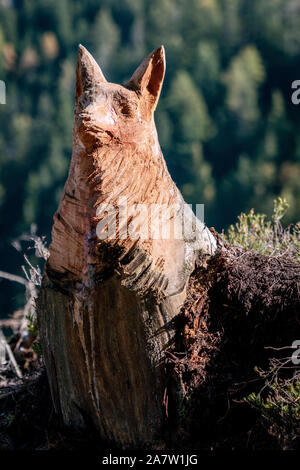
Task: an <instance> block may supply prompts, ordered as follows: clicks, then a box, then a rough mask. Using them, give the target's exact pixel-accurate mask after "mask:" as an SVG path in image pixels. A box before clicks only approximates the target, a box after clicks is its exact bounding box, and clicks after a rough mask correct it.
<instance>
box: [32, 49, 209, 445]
mask: <svg viewBox="0 0 300 470" xmlns="http://www.w3.org/2000/svg"><path fill="white" fill-rule="evenodd" d="M164 74H165V54H164V48H163V47H160V48H158V49H157V50H155V51H154V52H152V53H151V54H150V55H149V56H148V57H147V58H146V59H145V60H144V61H143V62H142V64H141V65H140V66H139V67H138V69H137V70H136V71H135V73H134V74H133V76H132V78H131V79H130V80H129V82H128V83H127V84H126V85H124V86H121V85H116V84H113V83H109V82H107V81H106V79H105V78H104V75H103V74H102V72H101V70H100V68H99V66H98V64H97V63H96V62H95V60H94V59H93V57H92V56H91V55H90V54H89V52H88V51H87V50H86V49H85V48H84V47H83V46H79V52H78V63H77V77H76V102H75V119H74V130H73V154H72V160H71V164H70V169H69V174H68V178H67V181H66V184H65V188H64V191H63V194H62V197H61V201H60V204H59V207H58V210H57V212H56V214H55V216H54V225H53V229H52V242H51V245H50V258H49V261H48V263H47V266H46V268H45V272H44V279H43V285H42V289H41V292H40V296H39V324H40V334H41V340H42V345H43V352H44V357H45V363H46V368H47V373H48V377H49V381H50V386H51V391H52V397H53V401H54V404H55V408H56V410H57V412H59V413H61V414H62V416H63V419H64V422H65V423H66V424H69V425H71V426H77V427H84V426H86V425H87V422H89V423H93V425H94V426H95V427H96V429H98V432H99V435H100V437H101V438H103V439H106V440H109V441H113V442H116V443H118V444H121V445H123V446H136V445H140V444H145V443H147V442H151V441H153V440H155V439H157V438H159V431H160V427H161V424H162V420H163V406H162V401H163V392H164V387H165V382H164V376H163V367H162V361H163V358H164V351H165V349H166V348H167V347H168V346H169V345H170V344H171V342H172V338H173V335H174V318H175V317H176V315H177V314H178V313H179V310H180V308H181V306H182V304H183V302H184V300H185V288H186V284H187V281H188V279H189V275H190V273H191V272H192V270H193V269H194V262H195V258H196V256H197V255H199V253H200V254H202V255H203V256H204V257H205V256H210V255H212V254H213V253H214V252H215V250H216V242H215V239H214V237H213V236H212V234H211V232H210V231H209V230H208V229H207V228H206V227H205V225H204V224H203V223H202V222H201V221H200V220H198V219H196V218H195V217H194V215H193V213H192V211H191V209H190V208H189V207H188V206H187V205H186V204H185V203H184V201H183V198H182V196H181V194H180V192H179V190H178V189H177V187H176V185H175V184H174V182H173V181H172V179H171V176H170V174H169V172H168V170H167V167H166V164H165V161H164V158H163V155H162V153H161V149H160V146H159V142H158V137H157V132H156V128H155V123H154V118H153V114H154V111H155V108H156V105H157V102H158V99H159V95H160V92H161V88H162V83H163V78H164Z"/></svg>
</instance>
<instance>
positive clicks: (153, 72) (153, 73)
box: [125, 46, 166, 112]
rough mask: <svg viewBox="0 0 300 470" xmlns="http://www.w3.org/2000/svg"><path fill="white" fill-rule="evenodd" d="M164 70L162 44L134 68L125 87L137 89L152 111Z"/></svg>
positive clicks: (160, 86) (158, 93)
mask: <svg viewBox="0 0 300 470" xmlns="http://www.w3.org/2000/svg"><path fill="white" fill-rule="evenodd" d="M165 70H166V59H165V49H164V46H160V47H159V48H158V49H156V50H155V51H153V52H151V54H150V55H148V57H146V58H145V59H144V60H143V62H142V63H141V65H140V66H139V67H138V68H137V69H136V71H135V72H134V74H133V75H132V77H131V79H130V80H129V82H128V83H126V85H125V86H126V87H127V88H130V89H134V90H138V91H139V92H140V94H141V95H142V96H144V97H145V98H146V99H147V101H148V102H149V104H150V110H151V111H152V112H153V111H154V110H155V108H156V105H157V102H158V99H159V95H160V91H161V88H162V84H163V80H164V75H165Z"/></svg>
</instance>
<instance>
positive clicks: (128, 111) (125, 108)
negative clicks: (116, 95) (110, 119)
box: [119, 101, 133, 116]
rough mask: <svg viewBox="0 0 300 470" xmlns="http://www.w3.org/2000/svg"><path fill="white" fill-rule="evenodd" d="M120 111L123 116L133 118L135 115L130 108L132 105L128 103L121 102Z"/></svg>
mask: <svg viewBox="0 0 300 470" xmlns="http://www.w3.org/2000/svg"><path fill="white" fill-rule="evenodd" d="M119 109H120V111H121V113H122V114H124V116H132V115H133V111H132V109H131V107H130V105H129V104H128V102H127V101H121V102H120V108H119Z"/></svg>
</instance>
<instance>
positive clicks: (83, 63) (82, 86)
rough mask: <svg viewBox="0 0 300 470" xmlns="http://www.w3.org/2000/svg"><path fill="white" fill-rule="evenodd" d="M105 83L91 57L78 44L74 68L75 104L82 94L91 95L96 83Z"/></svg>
mask: <svg viewBox="0 0 300 470" xmlns="http://www.w3.org/2000/svg"><path fill="white" fill-rule="evenodd" d="M101 82H106V80H105V78H104V75H103V73H102V71H101V69H100V67H99V65H98V64H97V62H96V61H95V59H94V58H93V56H92V55H91V54H90V53H89V52H88V51H87V50H86V48H85V47H83V46H82V45H81V44H79V47H78V58H77V68H76V103H77V102H78V100H79V98H80V96H81V95H82V94H84V93H86V92H87V93H88V94H89V95H90V94H93V90H94V89H95V85H96V84H97V83H101Z"/></svg>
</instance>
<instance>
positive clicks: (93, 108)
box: [75, 45, 165, 148]
mask: <svg viewBox="0 0 300 470" xmlns="http://www.w3.org/2000/svg"><path fill="white" fill-rule="evenodd" d="M164 74H165V52H164V48H163V46H161V47H159V48H158V49H156V50H155V51H153V52H152V53H151V54H150V55H149V56H148V57H146V58H145V60H144V61H143V62H142V63H141V65H140V66H139V67H138V68H137V70H136V71H135V72H134V74H133V75H132V77H131V79H130V80H129V82H127V83H126V84H125V85H124V86H122V85H116V84H114V83H109V82H107V81H106V79H105V78H104V75H103V73H102V71H101V69H100V67H99V66H98V64H97V63H96V61H95V60H94V58H93V57H92V56H91V54H90V53H89V52H88V51H87V50H86V49H85V48H84V47H83V46H81V45H80V46H79V52H78V62H77V79H76V107H75V116H76V121H75V122H76V124H77V130H78V132H79V133H80V138H81V141H82V142H83V143H84V144H85V145H86V146H88V147H89V148H90V147H91V146H94V145H95V144H98V145H101V144H104V145H105V144H106V143H108V142H110V144H113V142H115V143H120V142H129V143H130V142H134V143H135V144H137V143H139V142H143V141H144V140H145V139H147V138H149V134H150V133H151V130H153V131H154V122H153V113H154V110H155V108H156V105H157V102H158V99H159V95H160V91H161V88H162V83H163V79H164ZM151 128H152V129H151Z"/></svg>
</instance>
